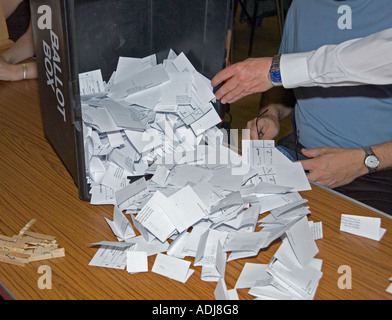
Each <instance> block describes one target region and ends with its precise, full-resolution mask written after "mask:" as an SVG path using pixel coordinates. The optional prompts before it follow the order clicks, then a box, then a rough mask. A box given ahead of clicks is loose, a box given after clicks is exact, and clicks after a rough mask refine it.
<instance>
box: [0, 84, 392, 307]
mask: <svg viewBox="0 0 392 320" xmlns="http://www.w3.org/2000/svg"><path fill="white" fill-rule="evenodd" d="M0 97H1V99H0V177H1V178H0V194H1V197H0V234H2V235H6V236H12V235H14V234H17V233H18V232H19V231H20V230H21V228H23V227H24V226H25V224H26V223H27V222H29V221H30V220H31V219H36V222H35V224H34V225H33V226H32V227H31V230H30V231H33V232H38V233H43V234H48V235H52V236H55V237H56V240H57V242H58V243H59V245H60V247H63V248H65V257H62V258H56V259H51V260H48V261H37V262H31V263H29V264H26V265H25V266H24V267H20V266H16V265H10V264H6V263H0V283H2V284H3V289H0V294H1V293H2V294H3V296H5V297H6V294H5V293H6V292H8V293H9V294H10V295H11V296H12V297H14V298H16V299H23V300H25V299H26V300H29V299H36V300H38V299H56V300H59V299H60V300H74V299H94V300H95V299H103V300H107V299H116V300H122V299H140V300H141V299H148V300H158V299H159V300H185V299H186V300H213V299H214V290H215V287H216V282H205V281H202V280H201V278H200V275H201V267H194V266H193V264H192V265H191V268H193V269H194V270H195V272H194V274H193V275H192V276H191V277H190V278H189V280H188V281H187V282H186V283H185V284H183V283H180V282H177V281H175V280H170V279H168V278H166V277H163V276H160V275H158V274H155V273H153V272H151V268H152V265H153V263H154V259H155V256H151V257H149V270H150V271H149V272H147V273H140V274H129V273H128V272H127V271H126V270H115V269H106V268H98V267H91V266H89V265H88V264H89V262H90V260H91V259H92V257H93V256H94V254H95V253H96V251H97V248H96V247H91V245H90V244H91V243H95V242H99V241H102V240H110V241H116V238H115V237H114V235H113V233H112V231H111V229H110V228H109V226H108V224H107V222H106V221H105V219H104V217H106V218H109V219H112V215H113V206H110V205H100V206H94V205H91V204H89V203H88V202H85V201H81V200H79V198H78V192H77V187H76V186H75V184H74V182H73V180H72V178H71V176H70V174H69V173H68V171H67V170H66V169H65V167H64V165H63V164H62V162H61V160H60V159H59V158H58V157H57V155H56V153H55V152H54V150H53V149H52V147H51V146H50V144H49V143H48V142H47V140H46V139H45V137H44V134H43V128H42V120H41V113H40V105H39V94H38V82H37V80H27V81H20V82H14V83H11V82H0ZM301 195H302V197H303V198H305V199H308V201H309V206H310V211H311V214H310V215H309V216H308V219H309V220H312V221H315V222H318V221H322V223H323V233H324V237H323V239H320V240H317V241H316V243H317V246H318V248H319V253H318V254H317V256H316V258H319V259H322V260H323V266H322V272H323V277H322V279H321V280H320V284H319V287H318V289H317V293H316V296H315V299H320V300H326V299H346V300H349V299H354V300H357V299H391V298H392V295H391V294H390V293H388V292H386V288H387V287H388V286H389V284H390V282H389V278H390V277H392V233H391V231H392V220H391V219H390V218H389V216H383V215H379V214H378V213H376V212H374V211H372V210H370V209H369V208H365V207H363V206H361V205H358V204H356V203H353V202H352V201H349V200H347V199H344V198H342V197H339V196H337V195H336V194H333V193H331V192H329V191H327V190H325V189H323V188H319V187H317V186H313V187H312V190H311V191H306V192H301ZM341 214H353V215H365V216H372V217H381V219H382V224H381V226H382V228H385V229H387V232H386V234H385V235H384V237H383V238H382V239H381V241H379V242H378V241H374V240H370V239H366V238H363V237H359V236H355V235H351V234H348V233H344V232H341V231H339V227H340V217H341ZM280 244H281V242H280V240H279V241H276V242H275V243H273V244H272V245H271V246H270V247H269V248H268V249H266V250H261V251H260V253H259V254H258V256H257V257H253V258H248V259H240V260H236V261H230V262H228V263H227V265H226V273H225V281H226V284H227V287H228V289H232V288H234V285H235V283H236V281H237V279H238V276H239V274H240V272H241V270H242V268H243V266H244V264H245V263H246V262H252V263H263V264H266V263H268V262H269V261H270V259H271V257H272V256H273V255H274V253H275V252H276V250H277V248H278V247H279V246H280ZM186 259H188V258H186ZM189 260H190V261H191V262H193V258H189ZM41 265H46V266H49V267H50V268H51V270H52V288H51V289H40V288H39V287H38V280H39V278H40V276H41V275H42V274H40V273H38V268H39V267H40V266H41ZM340 266H348V267H350V269H351V272H352V288H351V289H339V286H338V281H339V278H341V277H342V276H344V275H345V274H342V273H339V267H340ZM346 275H347V274H346ZM4 288H6V289H4ZM237 291H238V295H239V297H240V299H241V300H245V299H253V298H254V297H252V296H250V295H249V294H248V289H239V290H237Z"/></svg>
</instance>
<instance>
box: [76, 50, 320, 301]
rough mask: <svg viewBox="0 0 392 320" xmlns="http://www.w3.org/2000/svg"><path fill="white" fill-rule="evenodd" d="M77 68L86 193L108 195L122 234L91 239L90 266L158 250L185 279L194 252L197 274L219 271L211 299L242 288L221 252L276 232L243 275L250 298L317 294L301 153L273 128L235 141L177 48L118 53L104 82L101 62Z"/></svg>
mask: <svg viewBox="0 0 392 320" xmlns="http://www.w3.org/2000/svg"><path fill="white" fill-rule="evenodd" d="M95 76H96V78H94V79H92V78H93V77H95ZM80 79H83V81H80V84H81V86H83V85H88V86H89V87H88V88H81V90H80V92H81V93H82V94H83V93H86V94H85V95H83V96H82V117H83V129H84V130H83V132H84V143H85V155H86V156H85V159H86V167H87V176H88V181H87V182H88V183H89V185H90V186H91V190H90V193H91V204H92V205H113V206H114V210H113V220H109V219H106V221H107V223H108V225H109V226H110V228H111V229H112V231H113V234H114V235H115V236H116V237H117V240H118V242H113V241H101V242H98V243H95V244H94V246H98V247H99V249H98V251H97V253H96V255H95V256H94V257H93V259H92V260H91V262H90V265H91V266H98V267H107V268H115V269H125V268H126V269H127V271H128V272H129V273H130V274H133V273H137V272H148V271H149V270H148V267H147V264H146V258H147V257H150V256H155V263H154V266H153V268H152V270H150V271H151V272H154V273H157V274H160V275H161V276H165V277H168V278H171V279H174V280H177V281H180V282H186V281H187V279H188V278H189V277H190V276H192V274H193V269H190V265H191V263H190V261H189V259H187V260H184V258H185V257H192V258H193V260H192V261H193V266H194V267H201V279H202V280H203V281H213V282H217V288H216V290H215V297H216V298H217V299H236V298H237V299H238V296H237V295H236V292H235V288H232V289H228V288H227V287H226V284H225V282H224V275H225V270H226V264H227V263H230V261H232V260H236V259H240V258H244V257H253V256H257V255H258V253H259V251H260V250H262V249H265V248H267V247H268V246H269V245H270V244H271V243H272V242H274V241H275V240H276V239H280V238H282V239H284V240H283V242H282V249H281V250H280V252H278V253H277V255H276V256H275V257H274V259H273V261H271V263H270V264H269V265H268V266H267V267H265V268H263V270H264V271H263V272H262V274H261V273H258V274H255V273H254V272H252V271H251V270H250V273H249V274H244V275H241V279H242V278H244V279H246V281H245V283H246V285H249V288H250V290H251V291H250V292H249V293H250V294H253V295H255V296H256V297H257V298H265V297H268V298H293V299H309V298H312V297H313V296H314V294H315V290H316V288H317V284H318V281H319V279H320V278H321V275H322V273H321V271H320V267H321V263H320V261H319V260H317V259H315V255H316V254H317V252H318V249H317V246H316V244H315V242H314V240H313V238H312V237H313V234H312V231H311V229H314V227H315V226H316V225H317V226H320V225H319V224H314V223H312V222H311V221H308V220H307V215H308V214H309V213H310V209H309V207H308V205H307V201H306V199H302V197H301V195H300V194H299V193H298V192H299V191H303V190H309V189H310V188H311V187H310V185H309V182H308V180H307V178H306V175H305V173H304V170H303V168H302V166H301V164H300V163H293V162H291V161H290V160H288V159H287V158H286V157H284V156H283V155H282V154H281V153H280V152H279V151H278V150H277V149H276V148H275V145H274V141H269V140H268V141H262V140H260V141H251V140H244V141H243V143H242V145H243V150H242V155H239V154H238V153H237V152H234V151H232V149H231V148H230V146H228V145H227V144H226V140H227V139H225V134H226V132H225V131H221V130H219V129H218V128H217V125H218V124H219V123H220V122H221V119H220V116H219V115H218V113H217V111H216V110H215V107H214V104H213V103H214V102H215V101H214V99H215V96H214V94H213V89H212V87H211V84H210V80H209V79H206V78H205V77H204V76H203V75H202V74H200V73H199V72H198V71H197V70H196V69H195V68H194V67H193V66H192V64H191V63H190V61H189V60H188V59H187V57H186V56H185V55H184V54H183V53H180V54H179V55H177V54H176V53H174V52H173V51H172V50H171V51H170V53H169V56H168V57H167V59H166V60H164V61H163V63H161V64H158V63H157V60H156V56H155V55H151V56H148V57H145V58H141V59H139V58H128V57H120V58H119V62H118V66H117V69H116V70H114V72H113V75H112V77H111V79H110V80H109V82H108V83H103V81H102V76H101V75H100V72H99V70H94V72H89V73H87V74H81V75H80ZM268 212H269V213H268ZM260 215H263V217H262V218H261V219H260ZM135 229H136V230H135ZM318 234H320V232H319V233H318ZM321 234H322V233H321ZM121 243H122V244H123V245H119V244H121ZM131 252H132V253H131ZM244 272H245V271H244ZM240 287H241V286H240ZM242 287H243V284H242ZM233 290H234V291H233ZM271 290H272V291H273V293H271V294H269V293H268V292H269V291H271ZM266 291H268V292H266Z"/></svg>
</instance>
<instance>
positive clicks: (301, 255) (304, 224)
mask: <svg viewBox="0 0 392 320" xmlns="http://www.w3.org/2000/svg"><path fill="white" fill-rule="evenodd" d="M286 235H287V238H288V239H289V242H290V245H291V247H292V249H293V251H294V253H295V256H296V257H297V259H298V261H299V263H300V264H301V266H302V267H305V266H306V265H307V264H308V263H309V262H310V261H311V260H312V259H313V257H314V256H315V255H316V254H317V253H318V252H319V250H318V248H317V245H316V242H315V241H314V240H313V234H312V232H311V230H310V227H309V222H308V218H307V217H303V218H301V219H300V220H299V221H298V222H296V223H295V224H294V225H293V226H292V227H291V228H290V229H289V230H287V231H286Z"/></svg>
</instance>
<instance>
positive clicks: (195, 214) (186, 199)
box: [159, 186, 209, 232]
mask: <svg viewBox="0 0 392 320" xmlns="http://www.w3.org/2000/svg"><path fill="white" fill-rule="evenodd" d="M159 205H160V207H161V209H162V210H163V211H164V212H165V213H166V215H167V216H168V217H169V219H170V221H171V222H172V223H173V224H174V226H175V227H176V229H177V231H178V232H183V231H184V230H186V229H188V228H189V227H191V226H192V225H194V224H195V223H196V222H198V221H200V220H201V219H203V218H205V217H206V216H207V215H208V213H209V211H208V210H207V208H206V207H205V205H204V203H203V202H202V201H201V200H200V198H199V197H198V196H197V194H196V193H195V192H194V191H193V189H192V187H190V186H186V187H185V188H183V189H181V190H179V191H177V192H176V193H175V194H173V195H171V196H170V197H168V198H166V199H164V200H162V202H161V203H160V204H159Z"/></svg>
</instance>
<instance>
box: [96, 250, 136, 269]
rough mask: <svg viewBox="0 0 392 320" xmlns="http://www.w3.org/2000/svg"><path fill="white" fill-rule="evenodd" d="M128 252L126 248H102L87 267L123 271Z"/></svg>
mask: <svg viewBox="0 0 392 320" xmlns="http://www.w3.org/2000/svg"><path fill="white" fill-rule="evenodd" d="M128 250H129V247H128V246H127V247H118V246H102V247H100V248H99V249H98V251H97V252H96V253H95V255H94V257H93V258H92V259H91V261H90V263H89V266H93V267H102V268H111V269H122V270H123V269H125V267H126V265H127V251H128Z"/></svg>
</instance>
